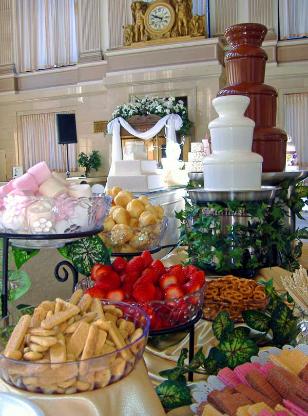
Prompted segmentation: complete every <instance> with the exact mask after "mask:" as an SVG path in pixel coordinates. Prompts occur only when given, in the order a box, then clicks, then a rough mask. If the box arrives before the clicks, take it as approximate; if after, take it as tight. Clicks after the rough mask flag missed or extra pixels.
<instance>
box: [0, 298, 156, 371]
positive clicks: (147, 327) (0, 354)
mask: <svg viewBox="0 0 308 416" xmlns="http://www.w3.org/2000/svg"><path fill="white" fill-rule="evenodd" d="M100 301H101V302H106V304H107V301H108V305H119V306H122V305H123V306H125V307H127V305H129V306H133V307H134V308H135V309H137V310H138V312H139V313H141V315H143V317H144V318H145V320H146V324H145V327H144V329H143V333H142V335H141V336H140V337H139V338H137V339H136V340H135V341H134V342H131V343H129V344H127V345H125V347H123V348H119V349H118V348H117V349H116V350H115V351H112V352H108V353H107V354H104V355H100V356H98V357H92V358H87V359H86V360H78V361H65V362H60V363H53V364H52V366H58V365H59V366H60V365H62V366H63V365H64V366H65V365H73V364H80V363H86V362H92V361H96V360H101V359H102V358H104V357H110V356H112V355H114V354H118V353H121V352H123V351H125V350H127V349H129V348H131V347H132V346H134V345H135V344H137V343H138V342H140V341H141V340H142V339H143V338H146V337H147V336H148V335H149V331H150V318H149V316H148V314H147V313H146V312H145V311H144V310H143V309H142V308H141V307H140V306H138V305H133V304H129V303H124V302H115V301H110V300H109V299H100ZM7 317H8V316H6V317H4V318H2V319H1V320H2V321H3V320H5V319H7ZM1 320H0V321H1ZM1 360H5V361H7V362H11V363H14V364H20V365H27V366H28V365H29V366H44V365H49V366H50V365H51V362H48V363H39V362H37V361H26V360H16V359H13V358H8V357H6V356H5V355H4V354H3V352H0V362H1ZM57 368H58V367H56V368H55V369H57Z"/></svg>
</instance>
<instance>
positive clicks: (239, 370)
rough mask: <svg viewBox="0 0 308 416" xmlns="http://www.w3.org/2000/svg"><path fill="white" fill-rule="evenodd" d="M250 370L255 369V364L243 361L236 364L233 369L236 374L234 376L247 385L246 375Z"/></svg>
mask: <svg viewBox="0 0 308 416" xmlns="http://www.w3.org/2000/svg"><path fill="white" fill-rule="evenodd" d="M251 370H255V366H254V365H253V364H251V363H245V364H241V365H238V366H237V367H236V368H235V369H234V373H235V374H236V376H237V377H238V378H239V379H240V380H241V382H242V383H244V384H246V385H247V386H249V383H248V382H247V380H246V375H247V374H248V373H249V372H250V371H251Z"/></svg>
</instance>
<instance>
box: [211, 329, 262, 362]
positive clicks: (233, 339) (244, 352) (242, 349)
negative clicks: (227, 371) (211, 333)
mask: <svg viewBox="0 0 308 416" xmlns="http://www.w3.org/2000/svg"><path fill="white" fill-rule="evenodd" d="M218 348H219V349H220V351H222V352H223V353H224V354H225V356H226V359H227V365H228V367H230V368H232V369H233V368H235V367H236V366H237V365H240V364H244V363H246V362H248V361H249V360H250V358H251V357H252V356H253V355H257V354H258V351H259V348H258V346H257V344H256V343H255V342H254V341H252V340H251V339H243V338H241V337H238V336H236V335H235V334H233V333H232V334H227V335H226V336H225V337H224V338H223V339H222V340H221V341H220V344H219V346H218Z"/></svg>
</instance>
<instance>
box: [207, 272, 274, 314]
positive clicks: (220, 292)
mask: <svg viewBox="0 0 308 416" xmlns="http://www.w3.org/2000/svg"><path fill="white" fill-rule="evenodd" d="M204 299H205V307H204V316H205V319H214V318H215V316H216V315H217V313H218V312H220V311H222V310H224V311H227V312H229V314H230V317H231V318H232V319H233V320H236V321H242V312H243V311H244V310H247V309H263V308H264V307H265V306H266V294H265V290H264V287H263V286H261V285H259V284H258V283H256V282H254V281H253V280H251V279H241V278H238V277H235V276H231V275H230V276H224V277H222V278H220V279H217V280H213V281H210V282H208V284H207V287H206V289H205V293H204Z"/></svg>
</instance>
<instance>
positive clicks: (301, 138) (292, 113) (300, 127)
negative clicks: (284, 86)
mask: <svg viewBox="0 0 308 416" xmlns="http://www.w3.org/2000/svg"><path fill="white" fill-rule="evenodd" d="M283 109H284V128H285V130H286V132H287V134H288V135H289V136H291V138H292V140H293V143H294V144H295V149H296V153H297V156H298V164H299V167H300V168H301V169H307V168H308V140H307V131H308V117H307V114H308V92H307V93H298V94H285V95H284V96H283Z"/></svg>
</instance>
